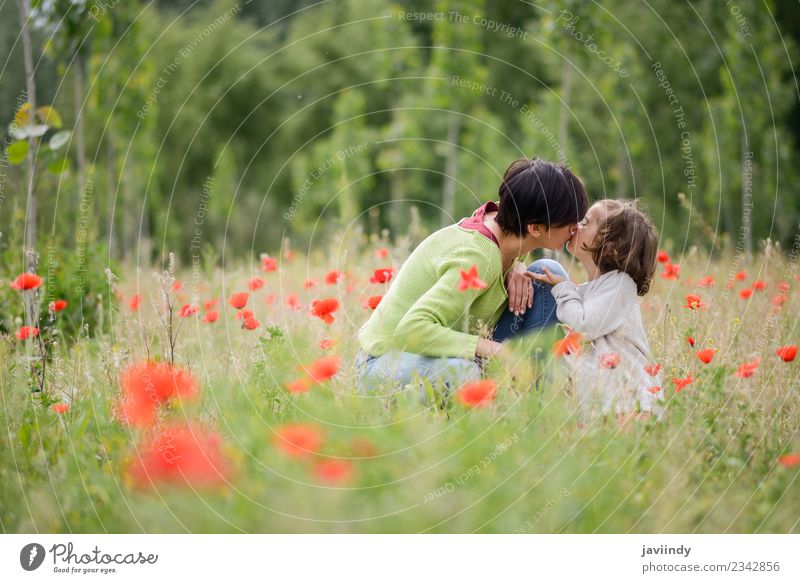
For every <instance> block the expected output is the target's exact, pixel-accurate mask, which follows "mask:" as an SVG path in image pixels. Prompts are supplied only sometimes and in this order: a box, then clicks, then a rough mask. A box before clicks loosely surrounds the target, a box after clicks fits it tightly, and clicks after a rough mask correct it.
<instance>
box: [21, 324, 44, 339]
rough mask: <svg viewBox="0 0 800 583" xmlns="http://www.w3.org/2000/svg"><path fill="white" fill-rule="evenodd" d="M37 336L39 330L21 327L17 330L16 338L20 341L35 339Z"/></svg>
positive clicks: (31, 327) (33, 327) (32, 327)
mask: <svg viewBox="0 0 800 583" xmlns="http://www.w3.org/2000/svg"><path fill="white" fill-rule="evenodd" d="M38 335H39V329H38V328H36V327H35V326H21V327H20V329H19V330H17V333H16V336H17V338H19V339H20V340H27V339H28V338H35V337H36V336H38Z"/></svg>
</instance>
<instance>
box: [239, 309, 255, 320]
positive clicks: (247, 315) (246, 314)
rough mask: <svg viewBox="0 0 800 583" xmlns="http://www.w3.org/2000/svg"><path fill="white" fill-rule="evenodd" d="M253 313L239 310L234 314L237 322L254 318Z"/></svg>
mask: <svg viewBox="0 0 800 583" xmlns="http://www.w3.org/2000/svg"><path fill="white" fill-rule="evenodd" d="M254 317H255V313H254V312H253V310H239V311H238V312H236V319H237V320H246V319H247V318H254Z"/></svg>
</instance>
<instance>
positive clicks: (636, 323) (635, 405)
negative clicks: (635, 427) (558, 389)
mask: <svg viewBox="0 0 800 583" xmlns="http://www.w3.org/2000/svg"><path fill="white" fill-rule="evenodd" d="M552 294H553V297H554V298H555V299H556V304H557V311H556V315H557V316H558V319H559V321H561V322H562V323H563V324H566V325H567V326H569V327H570V328H571V329H572V330H574V331H575V332H578V333H580V334H581V335H582V337H583V338H582V341H581V350H580V351H579V354H577V355H568V356H566V357H565V359H566V360H567V362H568V363H569V365H570V368H571V378H572V381H573V385H574V388H575V394H576V395H577V397H578V399H579V400H580V403H581V406H582V409H583V410H584V412H585V413H588V414H589V415H594V414H598V413H601V414H602V413H611V412H614V413H627V412H632V411H637V410H639V411H651V412H654V413H657V414H660V413H661V411H662V407H661V405H660V404H659V403H660V401H661V400H662V399H663V398H664V392H663V389H659V390H658V391H655V389H654V387H661V377H660V375H658V374H656V375H655V376H651V375H650V374H649V373H648V372H647V371H646V370H645V367H646V366H648V365H651V364H654V362H653V360H652V356H651V354H650V345H649V343H648V341H647V335H646V334H645V331H644V326H643V324H642V313H641V309H640V308H639V297H638V295H637V293H636V283H635V282H634V281H633V279H631V277H630V276H629V275H628V274H627V273H623V272H621V271H617V270H614V271H609V272H607V273H604V274H602V275H601V276H600V277H598V278H597V279H594V280H592V281H588V282H586V283H582V284H580V285H576V284H575V283H573V282H571V281H563V282H561V283H559V284H557V285H554V286H553V288H552ZM616 355H619V363H618V364H616V365H615V366H614V361H615V360H616V358H617V356H616Z"/></svg>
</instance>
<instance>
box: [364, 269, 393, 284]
mask: <svg viewBox="0 0 800 583" xmlns="http://www.w3.org/2000/svg"><path fill="white" fill-rule="evenodd" d="M393 275H394V270H393V269H392V268H391V267H384V268H383V269H376V270H375V271H373V272H372V276H371V277H370V278H369V282H370V283H388V282H389V281H390V280H391V279H392V276H393Z"/></svg>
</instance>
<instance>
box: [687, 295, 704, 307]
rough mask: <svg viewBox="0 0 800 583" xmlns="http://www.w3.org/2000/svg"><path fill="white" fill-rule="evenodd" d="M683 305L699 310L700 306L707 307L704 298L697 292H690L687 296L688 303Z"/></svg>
mask: <svg viewBox="0 0 800 583" xmlns="http://www.w3.org/2000/svg"><path fill="white" fill-rule="evenodd" d="M683 307H684V308H689V309H690V310H697V309H698V308H705V307H706V305H705V304H704V303H703V300H702V298H701V297H700V296H698V295H697V294H689V295H687V296H686V305H685V306H683Z"/></svg>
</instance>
